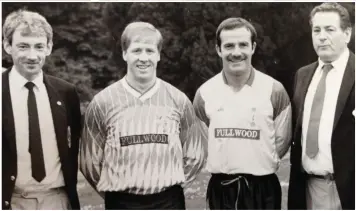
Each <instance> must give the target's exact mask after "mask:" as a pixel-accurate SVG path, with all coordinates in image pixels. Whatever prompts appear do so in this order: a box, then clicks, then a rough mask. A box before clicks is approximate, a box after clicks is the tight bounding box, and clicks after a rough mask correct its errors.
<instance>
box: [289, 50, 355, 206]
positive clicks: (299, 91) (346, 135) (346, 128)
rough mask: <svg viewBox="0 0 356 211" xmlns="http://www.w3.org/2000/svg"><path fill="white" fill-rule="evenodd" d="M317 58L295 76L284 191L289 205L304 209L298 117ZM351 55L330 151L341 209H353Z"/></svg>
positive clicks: (352, 86)
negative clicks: (288, 171)
mask: <svg viewBox="0 0 356 211" xmlns="http://www.w3.org/2000/svg"><path fill="white" fill-rule="evenodd" d="M317 67H318V62H314V63H312V64H310V65H307V66H305V67H302V68H300V69H299V70H298V72H297V73H296V76H295V86H294V96H293V129H294V131H293V140H292V147H291V157H290V161H291V173H290V181H289V191H288V208H289V209H306V195H305V191H306V175H305V173H303V170H302V161H301V157H302V145H301V135H302V118H303V110H304V108H303V107H304V100H305V95H306V93H307V90H308V87H309V84H310V82H311V80H312V77H313V75H314V72H315V70H316V68H317ZM354 109H355V55H354V54H353V53H352V52H350V56H349V60H348V62H347V66H346V69H345V73H344V76H343V79H342V84H341V87H340V92H339V96H338V100H337V105H336V111H335V119H334V126H333V132H332V137H331V154H332V162H333V166H334V174H335V182H336V187H337V190H338V193H339V197H340V201H341V206H342V208H343V209H355V117H354V116H353V115H352V112H353V111H354Z"/></svg>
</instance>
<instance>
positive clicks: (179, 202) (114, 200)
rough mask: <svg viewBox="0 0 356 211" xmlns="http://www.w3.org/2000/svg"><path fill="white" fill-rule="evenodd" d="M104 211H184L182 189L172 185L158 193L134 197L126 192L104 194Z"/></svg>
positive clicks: (134, 195)
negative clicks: (162, 210)
mask: <svg viewBox="0 0 356 211" xmlns="http://www.w3.org/2000/svg"><path fill="white" fill-rule="evenodd" d="M105 209H106V210H161V209H164V210H184V209H185V200H184V193H183V188H182V187H181V186H180V185H174V186H172V187H170V188H168V189H167V190H164V191H162V192H160V193H155V194H148V195H136V194H131V193H126V192H106V193H105Z"/></svg>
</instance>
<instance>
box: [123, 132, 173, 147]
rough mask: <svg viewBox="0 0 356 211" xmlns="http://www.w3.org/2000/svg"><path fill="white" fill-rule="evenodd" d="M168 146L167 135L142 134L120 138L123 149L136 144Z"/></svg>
mask: <svg viewBox="0 0 356 211" xmlns="http://www.w3.org/2000/svg"><path fill="white" fill-rule="evenodd" d="M152 143H154V144H168V135H167V134H142V135H132V136H122V137H120V144H121V146H122V147H126V146H130V145H136V144H152Z"/></svg>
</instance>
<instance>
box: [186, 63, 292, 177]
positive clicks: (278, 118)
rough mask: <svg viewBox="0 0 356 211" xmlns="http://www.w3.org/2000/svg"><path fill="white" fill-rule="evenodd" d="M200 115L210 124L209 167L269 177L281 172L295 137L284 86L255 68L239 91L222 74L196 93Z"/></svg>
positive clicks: (210, 168)
mask: <svg viewBox="0 0 356 211" xmlns="http://www.w3.org/2000/svg"><path fill="white" fill-rule="evenodd" d="M193 104H194V109H195V111H196V114H197V116H198V117H199V118H200V119H201V120H202V121H204V122H205V123H206V125H207V126H208V127H209V141H208V158H207V170H208V171H209V172H211V173H225V174H237V173H247V174H253V175H267V174H271V173H274V172H276V171H277V169H278V166H279V162H280V159H281V158H282V157H283V156H284V155H285V153H286V152H287V151H288V148H289V146H290V140H291V128H292V127H291V105H290V100H289V97H288V94H287V92H286V91H285V89H284V87H283V85H282V84H281V83H280V82H278V81H276V80H275V79H273V78H272V77H270V76H268V75H266V74H264V73H262V72H260V71H257V70H256V69H252V72H251V74H250V77H249V79H248V80H247V82H246V84H245V85H244V86H243V88H242V89H241V90H240V91H238V92H236V91H233V89H232V88H231V87H230V86H229V85H227V82H226V78H225V75H224V74H223V72H220V73H219V74H217V75H216V76H214V77H213V78H211V79H210V80H208V81H207V82H205V83H204V84H203V85H202V86H201V87H200V88H199V89H198V91H197V93H196V95H195V98H194V103H193Z"/></svg>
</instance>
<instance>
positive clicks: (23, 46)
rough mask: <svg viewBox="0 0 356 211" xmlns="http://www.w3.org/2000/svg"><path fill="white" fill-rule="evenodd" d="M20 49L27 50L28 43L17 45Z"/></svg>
mask: <svg viewBox="0 0 356 211" xmlns="http://www.w3.org/2000/svg"><path fill="white" fill-rule="evenodd" d="M17 47H18V48H19V49H20V50H25V49H26V48H27V45H18V46H17Z"/></svg>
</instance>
